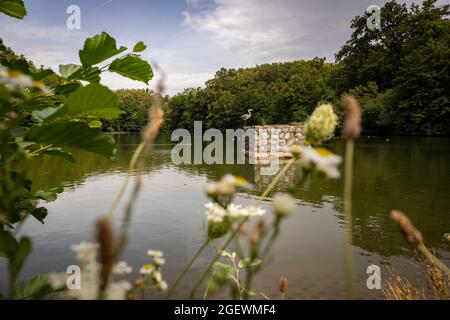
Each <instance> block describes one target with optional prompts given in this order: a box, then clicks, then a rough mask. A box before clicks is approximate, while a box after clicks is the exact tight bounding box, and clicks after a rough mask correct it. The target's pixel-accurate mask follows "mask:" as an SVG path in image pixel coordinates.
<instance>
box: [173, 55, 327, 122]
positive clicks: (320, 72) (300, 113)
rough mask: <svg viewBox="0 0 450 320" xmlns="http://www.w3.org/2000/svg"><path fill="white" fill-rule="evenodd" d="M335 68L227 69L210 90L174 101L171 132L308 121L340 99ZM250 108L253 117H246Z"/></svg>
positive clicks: (300, 64) (297, 64)
mask: <svg viewBox="0 0 450 320" xmlns="http://www.w3.org/2000/svg"><path fill="white" fill-rule="evenodd" d="M331 70H332V66H331V65H330V64H327V63H325V61H324V59H319V58H316V59H313V60H311V61H303V60H301V61H294V62H287V63H274V64H270V65H269V64H267V65H261V66H257V67H255V68H246V69H238V70H235V69H229V70H228V69H221V70H220V71H218V72H217V73H216V75H215V77H214V79H211V80H209V81H207V83H206V88H205V89H200V88H197V89H187V90H185V91H184V92H183V93H181V94H178V95H175V96H174V97H172V98H171V99H170V101H169V112H168V115H167V117H168V120H167V121H168V122H169V124H168V125H169V127H170V128H177V127H180V128H189V129H190V128H192V125H193V122H194V121H195V120H199V121H203V122H204V123H206V126H207V127H215V128H222V129H224V128H237V127H242V126H243V125H244V124H247V125H251V124H265V123H272V124H277V123H290V122H296V121H303V120H305V119H306V118H307V117H308V115H309V114H310V113H311V112H312V110H314V108H315V107H316V106H317V104H318V103H319V102H321V101H325V100H328V101H330V100H332V101H333V100H334V99H335V98H334V92H333V90H331V89H330V88H329V87H328V86H327V82H328V78H329V75H330V72H331ZM248 109H253V113H252V118H251V119H250V120H249V121H248V122H247V123H244V122H243V121H242V119H241V116H242V115H243V114H246V113H247V110H248Z"/></svg>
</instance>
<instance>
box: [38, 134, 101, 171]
mask: <svg viewBox="0 0 450 320" xmlns="http://www.w3.org/2000/svg"><path fill="white" fill-rule="evenodd" d="M91 128H92V127H91ZM40 154H43V155H49V156H53V157H58V158H62V159H64V160H67V161H70V162H72V163H75V158H74V157H73V155H72V154H71V153H69V152H66V151H64V150H63V149H61V148H49V149H47V150H45V151H43V152H41V153H40Z"/></svg>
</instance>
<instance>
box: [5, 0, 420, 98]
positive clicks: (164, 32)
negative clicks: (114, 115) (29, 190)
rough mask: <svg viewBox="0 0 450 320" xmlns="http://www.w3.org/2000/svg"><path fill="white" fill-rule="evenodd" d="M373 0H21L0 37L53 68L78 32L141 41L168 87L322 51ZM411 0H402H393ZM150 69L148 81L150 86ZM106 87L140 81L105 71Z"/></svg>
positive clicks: (329, 50) (336, 42) (342, 37)
mask: <svg viewBox="0 0 450 320" xmlns="http://www.w3.org/2000/svg"><path fill="white" fill-rule="evenodd" d="M385 2H386V1H377V0H278V1H275V0H159V1H157V0H78V1H76V0H25V4H26V7H27V9H28V15H27V16H26V17H25V19H24V20H16V19H12V18H10V17H7V16H5V15H0V37H1V38H3V40H4V43H5V44H6V45H8V46H10V47H11V48H12V49H13V50H14V51H15V52H17V53H19V54H24V55H25V56H26V57H28V58H29V59H31V60H32V61H33V62H34V63H35V64H36V65H44V66H46V67H50V68H52V69H54V70H55V71H57V70H58V66H59V65H60V64H69V63H78V64H79V58H78V50H79V49H81V48H82V46H83V43H84V40H85V39H86V38H87V37H91V36H93V35H96V34H98V33H101V32H102V31H106V32H108V33H109V34H110V35H111V36H113V37H114V38H116V39H117V41H118V45H124V46H127V47H129V48H132V47H133V45H134V43H136V42H137V41H144V42H145V43H146V44H147V45H148V49H147V50H146V51H145V52H144V54H143V58H145V59H146V60H148V61H150V62H152V63H155V62H156V63H158V64H159V65H160V66H161V67H162V69H163V70H164V71H165V73H166V74H167V93H168V94H170V95H173V94H176V93H178V92H181V91H183V89H184V88H188V87H199V86H203V85H204V83H205V81H206V80H208V79H210V78H212V77H213V76H214V74H215V72H216V71H217V70H219V69H220V68H221V67H225V68H239V67H251V66H255V65H258V64H264V63H272V62H285V61H293V60H299V59H311V58H314V57H316V56H317V57H325V58H326V59H327V61H333V60H334V54H335V53H336V52H337V51H338V50H339V49H340V47H341V46H342V45H343V44H344V43H345V41H346V40H348V39H349V37H350V35H351V28H350V21H351V19H352V18H353V17H355V16H357V15H362V14H363V13H364V11H365V10H366V9H367V7H368V6H369V5H379V6H382V5H383V4H384V3H385ZM399 2H406V3H408V4H409V3H411V1H409V0H405V1H399ZM416 3H421V1H416ZM70 5H77V6H79V7H80V9H81V29H80V30H69V29H68V28H67V27H66V20H67V19H68V17H69V14H67V12H66V10H67V8H68V7H69V6H70ZM156 79H157V77H155V79H154V80H152V82H151V83H150V86H153V85H154V84H155V83H156ZM102 83H104V84H106V85H107V86H109V87H111V88H112V89H119V88H142V87H145V85H144V84H142V83H140V82H136V81H132V80H128V79H125V78H123V77H121V76H118V75H114V74H110V73H107V74H105V75H102Z"/></svg>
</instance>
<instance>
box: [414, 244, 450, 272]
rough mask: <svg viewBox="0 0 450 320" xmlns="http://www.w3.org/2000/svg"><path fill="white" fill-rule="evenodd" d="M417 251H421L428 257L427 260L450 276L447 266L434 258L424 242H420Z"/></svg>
mask: <svg viewBox="0 0 450 320" xmlns="http://www.w3.org/2000/svg"><path fill="white" fill-rule="evenodd" d="M418 249H419V251H420V252H422V254H423V255H424V256H425V257H427V258H428V260H430V261H431V263H433V264H434V265H436V266H438V267H439V268H440V269H441V270H442V271H444V272H445V273H446V274H447V276H450V271H449V269H448V267H447V266H446V265H445V264H444V263H443V262H442V261H441V260H439V259H438V258H436V257H435V256H434V255H433V254H432V253H431V252H430V251H429V250H428V249H427V247H426V246H425V245H424V244H421V245H420V246H419V247H418Z"/></svg>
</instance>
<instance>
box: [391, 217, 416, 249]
mask: <svg viewBox="0 0 450 320" xmlns="http://www.w3.org/2000/svg"><path fill="white" fill-rule="evenodd" d="M391 219H392V220H394V222H395V224H396V225H397V227H398V228H399V229H400V231H401V232H402V233H403V235H404V236H405V238H406V241H408V243H409V244H411V245H412V246H414V247H416V248H417V247H419V246H420V245H423V237H422V234H421V233H420V231H419V230H417V229H416V227H414V225H413V224H412V223H411V221H410V220H409V218H408V217H407V216H406V215H405V214H404V213H403V212H400V211H397V210H392V211H391Z"/></svg>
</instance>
